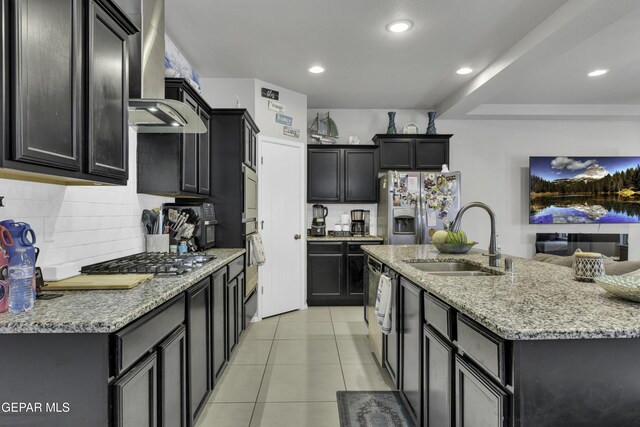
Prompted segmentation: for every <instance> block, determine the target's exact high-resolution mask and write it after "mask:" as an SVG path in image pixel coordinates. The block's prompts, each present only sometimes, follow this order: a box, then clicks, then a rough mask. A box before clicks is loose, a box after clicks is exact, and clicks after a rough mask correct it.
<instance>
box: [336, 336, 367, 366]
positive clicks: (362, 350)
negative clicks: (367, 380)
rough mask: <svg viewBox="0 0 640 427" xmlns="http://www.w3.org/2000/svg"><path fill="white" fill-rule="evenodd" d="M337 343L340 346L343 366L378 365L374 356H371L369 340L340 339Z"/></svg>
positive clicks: (339, 350)
mask: <svg viewBox="0 0 640 427" xmlns="http://www.w3.org/2000/svg"><path fill="white" fill-rule="evenodd" d="M336 342H337V344H338V354H339V355H340V363H342V364H343V365H371V364H375V363H376V360H375V359H374V357H373V354H371V348H370V347H369V341H368V340H361V339H351V340H348V339H340V340H337V341H336Z"/></svg>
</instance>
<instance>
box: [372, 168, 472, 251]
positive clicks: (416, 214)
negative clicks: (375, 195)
mask: <svg viewBox="0 0 640 427" xmlns="http://www.w3.org/2000/svg"><path fill="white" fill-rule="evenodd" d="M379 179H380V182H379V186H378V188H379V189H380V199H379V200H380V203H379V205H378V235H379V236H382V237H384V239H385V243H386V244H389V245H413V244H424V243H431V236H432V235H433V233H434V232H436V231H437V230H442V229H444V228H445V225H447V224H449V223H452V222H453V220H454V219H455V217H456V214H457V213H458V211H459V210H460V172H429V171H412V172H407V171H389V172H387V174H386V175H384V176H382V177H380V178H379Z"/></svg>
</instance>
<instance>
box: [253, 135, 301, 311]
mask: <svg viewBox="0 0 640 427" xmlns="http://www.w3.org/2000/svg"><path fill="white" fill-rule="evenodd" d="M259 145H260V151H259V153H260V159H259V161H258V170H259V179H258V187H259V189H260V197H259V199H258V200H259V205H258V220H259V222H258V229H259V231H260V234H261V235H262V241H263V243H264V250H265V256H266V259H267V262H266V263H265V264H264V265H262V266H260V275H259V286H260V289H259V292H260V293H259V294H258V300H259V307H260V310H259V312H258V317H260V318H262V317H269V316H274V315H276V314H280V313H284V312H287V311H291V310H296V309H300V308H305V306H306V304H305V297H304V294H305V289H304V287H305V283H306V281H305V280H304V271H305V263H304V260H305V253H306V246H305V245H306V231H305V228H304V215H305V199H304V197H305V185H306V184H305V166H304V165H305V146H304V145H303V144H301V143H296V142H292V141H285V140H279V139H275V138H269V137H260V142H259Z"/></svg>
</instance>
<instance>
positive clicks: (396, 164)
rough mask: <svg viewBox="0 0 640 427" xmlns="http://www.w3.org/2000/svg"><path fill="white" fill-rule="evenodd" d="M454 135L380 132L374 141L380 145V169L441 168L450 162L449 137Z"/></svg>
mask: <svg viewBox="0 0 640 427" xmlns="http://www.w3.org/2000/svg"><path fill="white" fill-rule="evenodd" d="M452 136H453V135H444V134H443V135H423V134H408V135H400V134H398V135H387V134H378V135H375V136H374V137H373V141H374V142H375V143H376V144H378V145H379V146H380V169H391V170H395V169H400V170H422V169H438V170H439V169H441V168H442V165H443V164H445V163H446V164H449V139H450V138H451V137H452Z"/></svg>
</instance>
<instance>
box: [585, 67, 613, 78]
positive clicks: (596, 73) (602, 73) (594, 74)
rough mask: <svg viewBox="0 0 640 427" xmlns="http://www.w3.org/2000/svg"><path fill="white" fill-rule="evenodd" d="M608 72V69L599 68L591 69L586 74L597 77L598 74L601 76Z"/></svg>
mask: <svg viewBox="0 0 640 427" xmlns="http://www.w3.org/2000/svg"><path fill="white" fill-rule="evenodd" d="M608 72H609V70H608V69H606V68H601V69H599V70H593V71H592V72H590V73H589V74H587V76H589V77H598V76H602V75H604V74H607V73H608Z"/></svg>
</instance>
